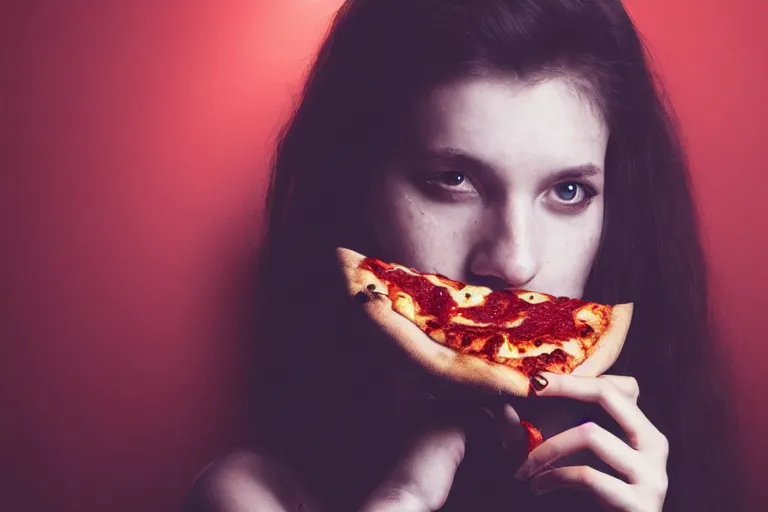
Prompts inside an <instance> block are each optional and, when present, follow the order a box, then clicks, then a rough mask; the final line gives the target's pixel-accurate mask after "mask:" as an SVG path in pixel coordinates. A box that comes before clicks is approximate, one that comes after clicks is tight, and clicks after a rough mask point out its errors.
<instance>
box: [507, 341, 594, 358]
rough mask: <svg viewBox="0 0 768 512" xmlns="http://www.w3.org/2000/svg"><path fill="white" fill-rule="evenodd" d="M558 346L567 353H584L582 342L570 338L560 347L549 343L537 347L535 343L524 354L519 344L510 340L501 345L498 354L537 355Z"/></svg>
mask: <svg viewBox="0 0 768 512" xmlns="http://www.w3.org/2000/svg"><path fill="white" fill-rule="evenodd" d="M558 348H562V349H563V351H564V352H565V353H567V354H569V355H571V356H574V357H577V358H578V357H580V356H581V355H582V354H583V353H584V352H583V350H582V348H581V342H580V341H579V340H576V339H570V340H568V341H566V342H565V343H563V346H562V347H558V346H556V345H549V344H545V345H542V346H540V347H535V346H533V345H530V346H526V347H525V353H524V354H521V353H520V351H519V350H518V347H517V346H515V345H513V344H511V343H509V342H508V341H505V342H504V344H503V345H502V346H501V348H499V352H498V356H499V357H506V358H508V359H520V358H523V357H536V356H539V355H541V354H551V353H552V352H554V351H555V350H557V349H558Z"/></svg>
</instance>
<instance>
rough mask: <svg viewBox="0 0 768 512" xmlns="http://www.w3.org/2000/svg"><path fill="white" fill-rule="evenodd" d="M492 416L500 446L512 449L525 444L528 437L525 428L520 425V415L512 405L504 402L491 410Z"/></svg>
mask: <svg viewBox="0 0 768 512" xmlns="http://www.w3.org/2000/svg"><path fill="white" fill-rule="evenodd" d="M493 417H494V419H495V420H496V421H495V422H494V425H495V427H496V432H497V433H498V435H499V440H500V441H501V446H502V448H504V449H505V450H509V451H514V450H516V449H517V448H520V447H524V446H525V444H526V442H527V440H528V437H527V435H526V430H525V429H524V428H523V427H522V426H521V425H520V416H519V415H518V414H517V411H516V410H515V408H514V407H512V406H511V405H509V404H504V405H502V406H501V407H500V408H498V409H496V410H495V411H494V412H493Z"/></svg>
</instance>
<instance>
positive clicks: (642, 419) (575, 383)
mask: <svg viewBox="0 0 768 512" xmlns="http://www.w3.org/2000/svg"><path fill="white" fill-rule="evenodd" d="M541 376H542V377H544V379H545V380H544V383H546V384H545V386H544V387H543V388H541V389H540V390H537V391H536V394H537V396H541V397H546V396H557V397H565V398H571V399H574V400H581V401H585V402H593V403H597V404H599V405H601V406H602V407H603V408H604V409H605V410H606V411H607V412H608V413H609V414H610V415H611V416H612V417H613V418H614V419H615V420H616V422H617V423H618V424H619V426H621V428H622V429H623V430H624V432H625V433H626V439H627V442H624V441H623V440H621V439H619V438H618V437H616V436H615V435H613V434H612V433H610V432H608V431H607V430H605V429H604V428H602V427H600V426H598V425H596V424H595V423H585V424H583V425H580V426H578V427H575V428H572V429H570V430H566V431H565V432H562V433H560V434H558V435H556V436H553V437H552V438H550V439H547V440H546V441H544V442H543V443H542V444H541V445H539V446H538V447H537V448H536V449H535V450H533V451H532V452H531V453H530V455H529V456H528V459H527V460H526V461H525V463H524V464H523V465H522V466H521V467H520V469H519V470H518V472H517V474H516V475H515V476H516V478H518V479H519V480H526V479H528V480H529V482H530V485H531V490H532V491H533V492H534V493H535V494H543V493H546V492H549V491H551V490H553V489H557V488H560V487H580V488H583V489H585V490H587V491H589V492H591V493H593V494H594V495H595V497H596V498H597V499H598V500H599V501H600V502H601V503H602V504H603V505H604V506H605V507H606V509H608V510H618V511H632V512H640V511H643V512H651V511H653V512H657V511H660V510H661V509H662V505H663V503H664V497H665V496H666V492H667V472H666V464H667V455H668V450H669V446H668V443H667V439H666V438H665V437H664V435H663V434H662V433H661V432H659V430H658V429H657V428H656V427H655V426H654V425H653V424H652V423H651V422H650V421H649V420H648V418H647V417H646V416H645V414H643V412H642V411H641V410H640V409H639V407H638V406H637V397H638V395H639V389H638V385H637V381H636V380H635V379H633V378H631V377H620V376H614V375H603V376H601V377H597V378H592V377H576V376H573V375H560V374H553V373H542V374H541ZM584 449H589V450H591V451H592V452H594V453H595V455H597V456H598V457H599V458H600V459H602V460H603V461H604V462H606V463H607V464H608V465H610V466H611V467H613V468H614V469H615V470H616V471H618V472H619V473H620V474H622V475H624V476H625V477H626V479H627V481H628V483H627V482H624V481H622V480H620V479H618V478H615V477H613V476H610V475H607V474H605V473H602V472H600V471H598V470H596V469H594V468H592V467H590V466H569V467H559V468H553V466H552V464H553V463H555V462H556V461H557V460H558V459H560V458H561V457H564V456H566V455H570V454H573V453H575V452H577V451H581V450H584Z"/></svg>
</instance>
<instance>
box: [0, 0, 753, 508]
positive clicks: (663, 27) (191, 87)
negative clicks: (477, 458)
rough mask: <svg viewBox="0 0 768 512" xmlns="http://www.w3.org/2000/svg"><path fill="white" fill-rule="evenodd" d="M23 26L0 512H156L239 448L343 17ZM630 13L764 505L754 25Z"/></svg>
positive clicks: (223, 10)
mask: <svg viewBox="0 0 768 512" xmlns="http://www.w3.org/2000/svg"><path fill="white" fill-rule="evenodd" d="M18 4H20V6H17V7H16V8H15V12H11V13H10V14H11V15H10V16H5V15H4V16H3V17H4V18H5V20H6V22H10V23H9V27H8V29H7V30H3V31H2V32H3V34H4V36H5V37H6V38H8V41H4V42H3V45H2V46H3V48H4V49H10V50H11V51H10V53H9V56H10V60H9V64H10V65H9V66H7V67H5V68H6V71H10V73H9V75H10V76H9V78H10V79H9V80H6V81H5V82H4V85H3V87H5V88H7V90H6V91H5V92H4V96H5V97H6V98H9V99H10V102H9V103H8V105H7V108H8V112H9V114H10V115H6V114H3V116H2V117H3V118H4V119H5V120H6V121H9V127H8V129H7V130H6V131H7V132H8V136H7V137H5V140H6V142H9V143H8V144H7V145H6V147H5V151H8V155H7V163H6V164H5V165H3V172H2V182H0V212H2V216H0V219H2V223H3V226H2V228H3V231H2V233H3V237H2V240H3V248H2V252H1V256H0V257H1V258H2V264H1V265H0V278H1V279H0V283H2V284H3V288H4V291H3V293H2V303H1V304H0V306H2V307H0V315H2V316H3V318H0V339H2V345H0V400H1V401H2V402H1V403H0V428H1V429H2V436H1V437H0V439H2V441H1V442H0V461H2V462H1V463H2V468H3V469H2V473H3V475H2V478H0V502H2V504H0V508H2V509H3V510H12V511H16V510H24V511H27V510H30V511H32V510H62V511H64V510H66V511H69V510H78V511H90V510H116V511H117V510H125V511H128V510H147V511H150V510H157V511H160V510H169V509H171V508H172V507H174V506H175V505H176V504H177V503H178V502H179V500H180V497H181V496H182V495H183V493H184V491H185V489H186V487H187V486H188V484H189V483H190V482H191V481H192V479H193V478H194V477H195V476H196V474H197V472H198V471H199V470H200V469H201V468H202V467H203V466H204V464H205V463H206V461H208V460H209V459H210V458H212V457H213V456H215V455H216V454H217V453H219V452H220V451H222V450H225V449H227V448H229V447H230V446H231V443H233V442H234V440H235V439H236V436H237V435H238V433H239V430H240V429H241V428H242V424H241V423H240V420H241V411H242V409H243V403H244V396H243V392H242V390H243V387H242V384H243V377H244V375H245V373H246V371H247V366H246V365H245V364H243V363H242V361H243V360H244V359H245V356H246V355H247V352H246V348H245V347H242V346H240V344H239V343H238V342H237V340H236V338H235V336H234V332H235V331H236V329H235V328H232V319H233V318H234V317H235V310H234V305H235V304H236V291H237V290H236V284H237V282H238V279H240V274H239V272H240V271H241V270H242V269H243V268H244V264H245V260H246V258H247V257H248V255H249V253H250V250H251V248H252V245H253V242H254V240H255V238H256V234H257V232H258V229H259V217H260V211H261V201H262V197H263V187H264V176H265V162H266V157H267V155H268V152H269V149H270V142H271V140H272V138H273V136H274V134H275V133H276V130H277V129H278V127H279V121H280V120H281V119H283V116H284V115H285V113H286V108H287V107H288V106H289V105H290V102H291V99H292V98H293V96H294V95H295V93H296V92H297V90H298V85H299V83H300V78H301V74H302V72H303V71H304V69H305V68H306V66H307V65H308V63H309V62H310V60H311V54H312V50H313V49H314V47H315V45H316V43H317V41H318V40H319V38H320V37H321V35H322V33H323V31H324V30H325V27H326V23H327V20H328V16H329V15H330V13H331V12H332V10H333V9H334V8H335V7H337V6H338V5H339V4H340V0H271V1H268V2H257V1H246V0H231V1H228V2H222V1H221V0H196V1H190V0H185V1H182V0H178V1H166V2H150V1H143V2H142V1H138V2H137V1H130V2H129V1H111V2H96V1H92V2H87V1H75V0H69V1H66V2H64V1H58V0H36V1H27V2H18ZM161 4H162V5H161ZM627 4H628V7H629V9H630V11H631V12H632V14H633V15H634V17H635V18H636V20H637V22H638V24H639V26H640V28H641V30H642V31H643V32H644V33H645V34H646V36H647V38H648V40H649V46H650V48H651V50H652V51H653V52H654V55H655V56H656V60H657V63H658V66H659V69H660V71H661V74H662V78H663V79H664V80H665V81H666V83H667V84H668V88H669V91H670V94H671V96H672V99H673V101H674V102H675V104H676V106H677V109H678V112H679V114H680V117H681V119H682V122H683V128H684V134H685V137H686V140H687V143H688V146H689V148H690V152H691V159H692V163H693V167H694V169H695V180H696V186H697V189H698V192H699V194H700V200H701V206H702V209H703V212H704V215H705V220H706V234H707V238H708V250H709V254H710V257H711V260H712V263H713V271H714V274H715V284H716V294H717V301H718V304H719V305H720V306H721V311H722V316H723V318H724V319H725V321H726V323H725V330H726V334H727V335H728V339H727V343H728V347H729V348H731V349H733V352H738V354H740V355H739V357H733V358H732V359H729V360H728V361H729V364H730V363H732V364H733V369H734V376H735V378H736V382H737V384H738V394H737V396H735V397H734V401H735V403H736V404H737V405H738V411H739V418H734V420H737V419H738V420H740V422H741V425H742V431H743V433H744V441H745V442H744V443H743V446H744V461H745V465H746V466H747V467H748V468H749V469H750V470H751V472H750V475H751V476H750V478H751V482H752V484H753V487H752V492H753V496H754V498H755V499H757V498H762V499H763V500H765V499H768V494H766V490H765V486H763V487H762V488H759V487H758V484H760V483H761V482H762V478H761V476H762V475H766V474H768V462H766V461H767V460H768V457H767V456H766V455H768V452H767V451H766V450H765V445H766V441H765V436H764V432H765V431H766V430H768V416H767V415H766V407H765V401H764V400H763V397H762V396H761V394H762V393H761V387H762V384H763V382H762V381H763V379H764V374H763V372H764V371H765V370H764V367H765V365H764V361H765V358H766V357H768V348H766V346H768V345H766V342H768V340H767V339H766V337H765V334H764V333H765V331H764V329H761V327H762V326H763V325H764V318H763V317H764V316H765V315H766V311H767V310H768V293H766V289H768V271H767V270H766V264H765V262H766V261H768V243H766V238H768V237H767V236H766V231H768V228H767V227H766V224H765V222H766V221H765V219H766V217H768V202H765V193H766V188H765V182H764V181H763V180H765V166H766V162H768V144H766V142H765V141H764V140H763V139H764V137H765V133H766V131H765V119H767V118H768V97H767V96H768V92H767V91H768V78H766V77H768V59H766V55H768V35H767V33H768V30H766V22H767V21H768V4H767V3H766V2H764V1H763V0H730V1H728V2H717V1H715V0H711V1H710V0H708V1H705V0H631V1H628V2H627ZM4 110H5V109H4ZM6 287H7V288H6ZM744 354H746V356H745V355H744ZM713 442H717V440H713Z"/></svg>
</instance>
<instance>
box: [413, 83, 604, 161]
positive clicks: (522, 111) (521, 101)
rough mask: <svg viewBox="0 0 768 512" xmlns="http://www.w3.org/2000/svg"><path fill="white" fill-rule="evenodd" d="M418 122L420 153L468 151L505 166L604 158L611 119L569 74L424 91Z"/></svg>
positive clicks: (468, 84)
mask: <svg viewBox="0 0 768 512" xmlns="http://www.w3.org/2000/svg"><path fill="white" fill-rule="evenodd" d="M414 121H415V123H416V128H417V130H416V134H415V135H416V136H415V139H416V140H414V141H413V148H414V149H415V150H416V151H417V152H426V153H438V154H454V155H462V156H467V157H470V158H475V159H477V160H479V161H482V162H484V163H485V164H487V165H488V166H491V167H497V168H501V169H505V168H509V167H515V168H521V169H536V170H543V171H552V170H555V169H564V168H572V167H577V166H586V165H589V166H593V167H596V168H598V169H602V167H603V165H604V160H605V151H606V147H607V141H608V129H607V126H606V125H605V123H604V121H603V118H602V116H601V115H600V113H599V112H598V111H597V109H596V108H595V107H594V106H593V103H592V102H590V101H589V99H588V98H586V96H585V95H584V94H583V93H581V92H580V91H579V90H578V89H577V88H576V87H574V86H573V84H572V83H571V82H570V81H569V80H568V79H565V78H553V79H549V80H545V81H541V82H538V83H534V84H532V83H526V82H522V81H519V80H516V79H513V78H503V79H502V78H471V79H464V80H460V81H454V82H450V83H448V84H445V85H443V86H441V87H438V88H436V89H435V90H434V91H432V93H431V94H429V95H427V96H426V97H425V98H424V100H423V101H422V102H421V104H420V105H419V106H418V108H417V109H416V119H414Z"/></svg>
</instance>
